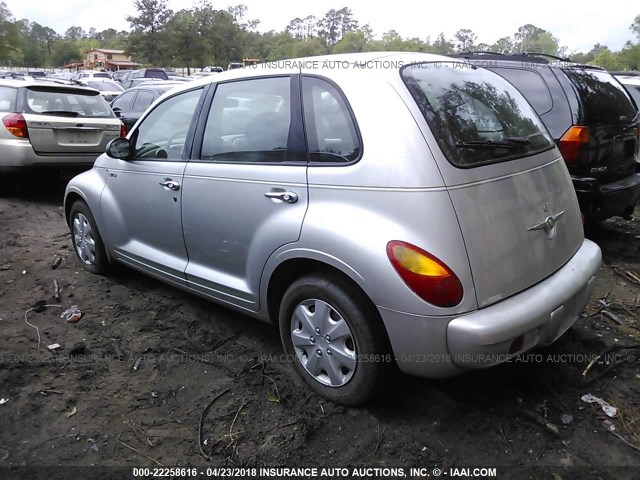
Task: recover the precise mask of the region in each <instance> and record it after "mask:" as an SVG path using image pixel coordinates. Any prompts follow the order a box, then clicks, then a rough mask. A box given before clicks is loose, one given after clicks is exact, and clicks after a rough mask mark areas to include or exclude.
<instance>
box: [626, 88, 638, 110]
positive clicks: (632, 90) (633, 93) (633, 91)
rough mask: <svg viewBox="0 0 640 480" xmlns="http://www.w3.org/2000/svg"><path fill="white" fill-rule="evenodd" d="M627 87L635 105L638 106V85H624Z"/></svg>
mask: <svg viewBox="0 0 640 480" xmlns="http://www.w3.org/2000/svg"><path fill="white" fill-rule="evenodd" d="M624 86H625V87H626V89H627V92H629V94H630V95H631V97H632V98H633V99H634V100H635V102H636V106H637V107H638V108H640V85H629V84H625V85H624Z"/></svg>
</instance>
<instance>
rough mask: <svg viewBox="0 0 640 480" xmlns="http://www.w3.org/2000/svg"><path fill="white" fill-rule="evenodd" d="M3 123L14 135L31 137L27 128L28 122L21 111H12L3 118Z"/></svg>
mask: <svg viewBox="0 0 640 480" xmlns="http://www.w3.org/2000/svg"><path fill="white" fill-rule="evenodd" d="M2 124H3V125H4V128H6V129H7V132H9V133H10V134H11V135H13V136H14V137H18V138H29V130H28V129H27V122H26V121H25V119H24V117H23V116H22V114H21V113H10V114H9V115H5V116H4V117H3V118H2Z"/></svg>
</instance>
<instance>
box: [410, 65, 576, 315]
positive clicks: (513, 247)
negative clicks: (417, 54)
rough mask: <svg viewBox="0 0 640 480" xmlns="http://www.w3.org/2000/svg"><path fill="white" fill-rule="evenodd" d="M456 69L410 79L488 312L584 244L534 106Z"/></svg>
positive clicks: (424, 69)
mask: <svg viewBox="0 0 640 480" xmlns="http://www.w3.org/2000/svg"><path fill="white" fill-rule="evenodd" d="M456 65H459V64H458V63H456V62H452V63H451V65H448V64H447V63H444V62H437V63H433V64H430V63H420V64H417V65H410V66H406V67H404V68H403V69H402V77H403V79H404V81H405V84H406V85H407V87H408V89H409V91H410V92H411V94H412V96H413V98H414V100H415V101H416V104H417V106H418V108H419V109H420V111H421V113H422V115H423V116H424V118H425V120H426V123H427V125H428V126H429V129H425V132H424V133H425V137H426V139H427V141H428V143H429V144H430V145H432V144H433V143H437V144H438V145H439V147H440V151H438V149H432V151H433V153H434V157H435V158H436V162H437V163H438V166H439V168H440V171H441V173H442V176H443V179H444V182H445V184H446V186H447V188H448V191H449V195H450V198H451V201H452V203H453V206H454V209H455V211H456V215H457V216H458V222H459V225H460V229H461V232H462V235H463V238H464V242H465V245H466V249H467V254H468V260H469V265H470V267H471V271H472V275H473V280H474V287H475V290H476V297H477V302H478V306H479V307H484V306H487V305H490V304H492V303H495V302H497V301H499V300H502V299H504V298H507V297H509V296H511V295H513V294H515V293H518V292H520V291H522V290H524V289H526V288H529V287H531V286H533V285H534V284H536V283H538V282H540V281H541V280H543V279H545V278H546V277H548V276H549V275H551V274H552V273H554V272H555V271H557V270H558V269H560V268H561V267H562V266H563V265H564V264H565V263H566V262H567V261H568V260H569V259H570V258H571V257H572V256H573V255H574V254H575V252H576V251H577V250H578V249H579V248H580V245H581V244H582V241H583V231H582V225H581V217H580V210H579V208H578V203H577V200H576V196H575V192H574V190H573V188H572V184H571V180H570V178H569V175H568V172H567V168H566V166H565V165H564V162H563V161H562V159H561V157H560V155H559V152H558V150H557V149H556V148H554V143H553V140H552V139H551V137H550V135H549V134H548V132H547V131H546V129H545V127H544V125H543V124H542V122H541V121H540V119H539V118H538V116H537V115H536V114H535V113H534V111H533V109H532V108H531V106H530V105H529V104H528V103H527V101H526V100H525V99H524V98H523V97H522V96H521V95H520V93H519V92H518V91H517V90H516V89H515V88H514V87H513V86H512V85H511V84H509V83H508V82H507V81H506V80H504V79H502V78H501V77H499V76H498V75H496V74H494V73H492V72H490V71H488V70H484V69H478V68H475V67H471V66H469V65H467V66H466V67H465V66H462V67H459V66H456Z"/></svg>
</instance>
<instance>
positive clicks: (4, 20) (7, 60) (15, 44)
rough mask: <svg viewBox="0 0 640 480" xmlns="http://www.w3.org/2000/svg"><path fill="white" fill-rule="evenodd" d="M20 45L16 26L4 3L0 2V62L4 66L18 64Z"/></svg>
mask: <svg viewBox="0 0 640 480" xmlns="http://www.w3.org/2000/svg"><path fill="white" fill-rule="evenodd" d="M21 43H22V39H21V36H20V29H19V26H18V24H17V23H16V22H15V21H14V19H13V15H11V12H10V11H9V9H8V8H7V5H6V3H4V2H0V61H2V63H4V64H5V65H12V64H13V63H15V62H19V61H20V60H21V58H22V51H21V50H20V45H21Z"/></svg>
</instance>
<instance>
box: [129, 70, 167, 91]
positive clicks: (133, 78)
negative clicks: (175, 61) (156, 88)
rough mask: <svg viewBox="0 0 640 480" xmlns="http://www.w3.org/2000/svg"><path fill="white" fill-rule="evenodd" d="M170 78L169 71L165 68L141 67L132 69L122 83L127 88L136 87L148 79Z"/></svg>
mask: <svg viewBox="0 0 640 480" xmlns="http://www.w3.org/2000/svg"><path fill="white" fill-rule="evenodd" d="M150 79H152V80H169V76H168V75H167V72H166V71H165V70H164V69H163V68H141V69H140V70H132V71H131V72H129V74H128V75H127V77H126V78H122V79H121V80H120V83H121V84H122V86H123V87H124V88H125V89H128V88H131V87H135V86H136V85H137V84H139V83H140V82H144V81H146V80H150Z"/></svg>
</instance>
